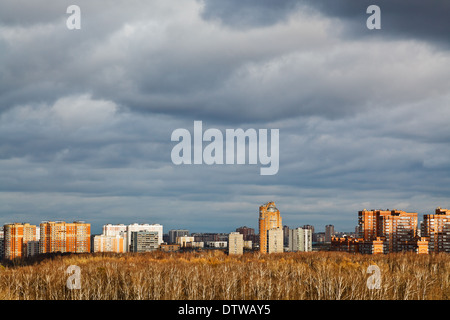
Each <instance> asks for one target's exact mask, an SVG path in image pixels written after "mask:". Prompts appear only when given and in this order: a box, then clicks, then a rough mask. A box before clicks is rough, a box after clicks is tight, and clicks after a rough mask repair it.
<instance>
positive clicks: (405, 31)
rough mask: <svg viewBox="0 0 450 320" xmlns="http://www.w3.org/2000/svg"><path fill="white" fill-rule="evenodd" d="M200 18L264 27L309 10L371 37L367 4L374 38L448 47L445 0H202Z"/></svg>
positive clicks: (349, 31) (448, 8)
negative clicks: (377, 22)
mask: <svg viewBox="0 0 450 320" xmlns="http://www.w3.org/2000/svg"><path fill="white" fill-rule="evenodd" d="M202 3H204V11H203V13H202V17H203V18H204V19H207V20H217V21H220V22H222V23H223V24H225V25H227V26H228V27H231V28H249V27H264V26H269V25H272V24H276V23H282V22H285V21H286V20H288V19H289V18H290V16H291V15H292V13H293V12H294V11H295V10H302V11H305V12H309V13H310V14H314V12H311V9H314V10H316V12H319V13H321V14H324V15H326V16H329V17H332V18H337V19H338V20H336V21H335V22H334V23H336V26H337V27H341V26H343V27H344V30H345V33H346V34H347V35H351V36H358V37H359V36H361V35H366V36H369V35H370V36H373V35H374V33H373V32H371V31H369V30H368V29H367V28H366V27H365V26H366V20H367V18H368V17H369V14H367V13H366V10H367V8H368V7H369V6H370V5H378V6H379V7H380V8H381V12H382V19H381V20H382V29H381V30H379V31H377V32H378V33H377V35H380V34H381V35H382V36H384V37H392V38H398V37H404V38H408V39H420V40H422V41H427V42H438V43H443V44H445V45H446V46H447V47H448V45H449V44H450V40H449V37H448V34H449V32H450V19H448V16H449V14H450V2H448V1H446V0H431V1H422V0H411V1H404V0H375V1H374V0H360V1H354V0H336V1H325V0H283V1H270V0H267V1H259V0H246V1H238V0H231V1H220V0H203V1H202Z"/></svg>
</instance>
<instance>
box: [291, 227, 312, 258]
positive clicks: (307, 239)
mask: <svg viewBox="0 0 450 320" xmlns="http://www.w3.org/2000/svg"><path fill="white" fill-rule="evenodd" d="M289 251H294V252H295V251H312V230H311V229H303V228H296V229H290V230H289Z"/></svg>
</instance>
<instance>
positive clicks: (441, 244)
mask: <svg viewBox="0 0 450 320" xmlns="http://www.w3.org/2000/svg"><path fill="white" fill-rule="evenodd" d="M421 234H422V236H424V237H428V238H429V251H430V252H435V253H438V252H449V253H450V210H448V209H442V208H441V207H438V208H436V210H435V213H434V214H424V215H423V224H422V232H421Z"/></svg>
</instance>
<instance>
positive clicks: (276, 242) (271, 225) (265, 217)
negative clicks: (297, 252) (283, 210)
mask: <svg viewBox="0 0 450 320" xmlns="http://www.w3.org/2000/svg"><path fill="white" fill-rule="evenodd" d="M270 230H273V231H271V232H270V233H269V231H270ZM269 235H272V238H270V236H269ZM280 235H281V242H280V239H279V238H278V237H279V236H280ZM283 240H284V239H283V229H282V219H281V215H280V211H279V210H278V209H277V207H276V206H275V203H274V202H268V203H266V204H264V205H262V206H260V207H259V250H260V252H261V253H269V252H283ZM269 243H270V245H271V247H270V250H269ZM280 247H281V251H280ZM274 250H275V251H274Z"/></svg>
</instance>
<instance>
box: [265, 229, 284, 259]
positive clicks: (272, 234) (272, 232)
mask: <svg viewBox="0 0 450 320" xmlns="http://www.w3.org/2000/svg"><path fill="white" fill-rule="evenodd" d="M283 251H284V239H283V229H282V228H272V229H269V230H268V231H267V253H279V252H283Z"/></svg>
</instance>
